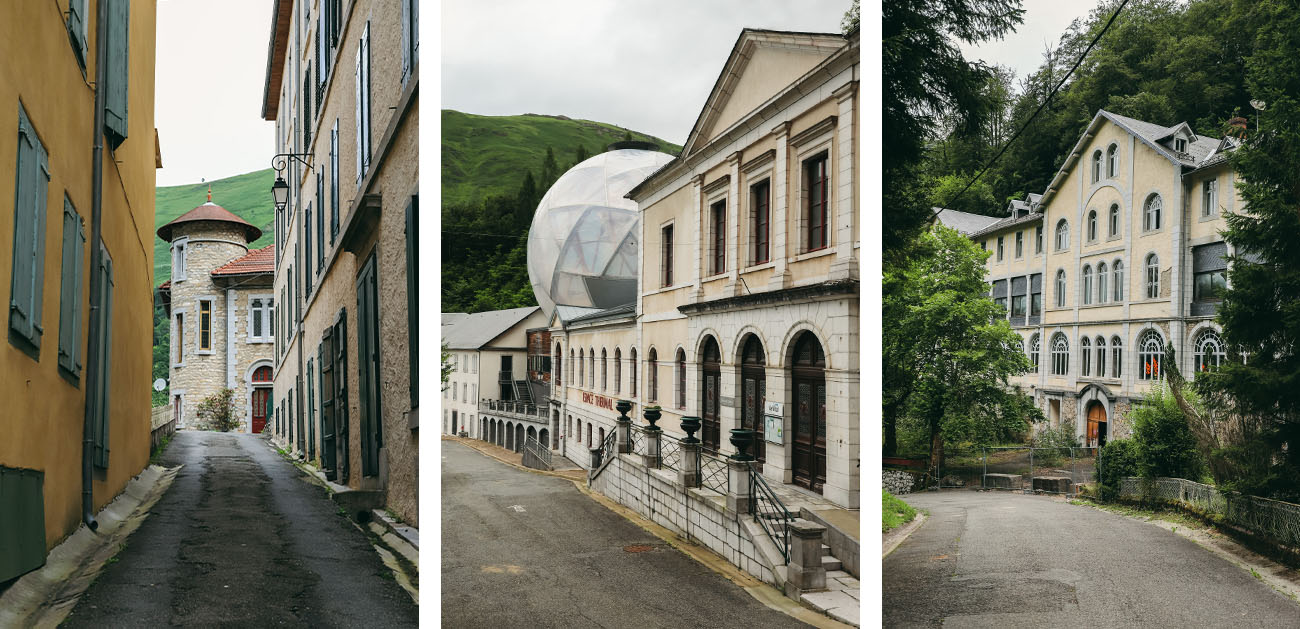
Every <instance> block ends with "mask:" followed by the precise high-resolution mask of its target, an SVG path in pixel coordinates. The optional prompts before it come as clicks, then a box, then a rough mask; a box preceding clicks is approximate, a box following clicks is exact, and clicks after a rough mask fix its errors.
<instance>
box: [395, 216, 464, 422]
mask: <svg viewBox="0 0 1300 629" xmlns="http://www.w3.org/2000/svg"><path fill="white" fill-rule="evenodd" d="M419 209H420V196H419V195H411V200H410V201H408V202H407V204H406V230H405V235H406V336H407V338H409V339H410V342H409V343H407V349H406V355H407V368H408V369H409V372H410V382H409V385H408V386H409V388H410V394H411V408H412V409H414V408H417V407H419V405H420V396H419V389H420V378H419V373H420V369H419V367H420V352H419V349H420V340H419V339H420V299H419V286H420V282H419V276H420V273H419V271H420V267H419V264H418V263H417V262H418V255H419V254H418V251H419V249H418V237H419V234H420V232H419V231H418V230H417V228H416V223H417V218H418V215H419ZM474 358H475V362H477V359H478V357H477V356H475V357H474Z"/></svg>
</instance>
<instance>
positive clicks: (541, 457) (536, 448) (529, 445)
mask: <svg viewBox="0 0 1300 629" xmlns="http://www.w3.org/2000/svg"><path fill="white" fill-rule="evenodd" d="M524 449H525V450H527V451H528V452H529V453H531V454H532V455H533V456H535V457H537V460H538V461H541V462H542V464H543V465H545V466H546V469H548V470H550V469H555V466H554V465H552V464H551V451H550V449H548V448H547V447H546V446H544V445H542V443H541V442H540V441H538V440H537V439H536V438H535V437H533V436H531V435H524Z"/></svg>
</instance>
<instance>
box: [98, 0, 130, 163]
mask: <svg viewBox="0 0 1300 629" xmlns="http://www.w3.org/2000/svg"><path fill="white" fill-rule="evenodd" d="M130 19H131V0H112V1H111V2H109V4H108V24H107V27H108V28H107V31H108V59H107V60H106V61H107V64H108V65H107V69H108V78H107V81H106V82H107V83H108V85H105V86H104V89H105V90H106V91H105V92H104V133H105V134H107V136H108V144H109V146H110V147H111V148H117V147H118V145H120V144H121V143H122V141H123V140H125V139H126V137H127V129H126V122H127V111H126V108H127V100H128V98H127V95H128V91H129V81H130V69H129V68H130V63H129V52H130V50H129V49H130V43H129V41H130Z"/></svg>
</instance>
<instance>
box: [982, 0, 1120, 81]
mask: <svg viewBox="0 0 1300 629" xmlns="http://www.w3.org/2000/svg"><path fill="white" fill-rule="evenodd" d="M1021 6H1022V7H1023V8H1024V9H1025V16H1024V17H1025V21H1024V23H1023V24H1021V25H1020V26H1019V27H1018V28H1017V29H1016V32H1015V33H1012V34H1011V35H1009V36H1007V37H1006V38H1005V39H1001V40H997V39H995V40H990V41H987V42H984V43H983V44H981V45H979V46H968V45H962V46H961V50H962V53H963V54H964V55H965V56H966V58H967V59H983V60H984V61H986V62H988V63H990V64H998V65H1004V66H1010V67H1012V68H1013V69H1014V70H1015V71H1016V78H1017V79H1020V78H1023V77H1025V76H1027V75H1028V74H1030V73H1031V72H1033V71H1034V70H1037V69H1038V66H1039V64H1041V63H1042V62H1043V52H1044V51H1045V50H1047V46H1049V45H1050V46H1051V47H1052V48H1056V46H1057V43H1058V40H1060V38H1061V34H1062V33H1064V32H1065V30H1066V29H1067V28H1069V26H1070V22H1071V21H1072V20H1074V19H1075V18H1087V17H1088V13H1089V12H1090V11H1092V10H1093V8H1095V7H1096V6H1097V3H1096V2H1087V1H1085V2H1063V1H1061V0H1022V3H1021ZM1070 63H1073V60H1071V61H1070Z"/></svg>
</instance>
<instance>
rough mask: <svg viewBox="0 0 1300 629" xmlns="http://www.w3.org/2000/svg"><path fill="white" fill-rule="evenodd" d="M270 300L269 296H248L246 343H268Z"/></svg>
mask: <svg viewBox="0 0 1300 629" xmlns="http://www.w3.org/2000/svg"><path fill="white" fill-rule="evenodd" d="M272 301H273V300H272V298H271V296H270V295H250V296H249V298H248V342H249V343H269V342H271V341H273V340H274V335H273V333H272V332H271V327H272V326H271V316H272V314H271V312H272V305H271V303H272Z"/></svg>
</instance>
